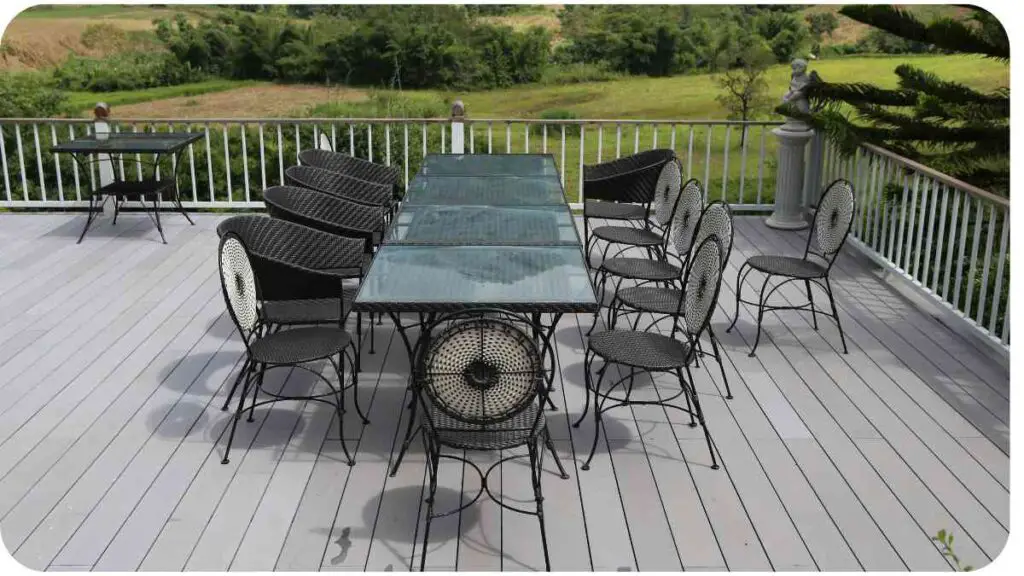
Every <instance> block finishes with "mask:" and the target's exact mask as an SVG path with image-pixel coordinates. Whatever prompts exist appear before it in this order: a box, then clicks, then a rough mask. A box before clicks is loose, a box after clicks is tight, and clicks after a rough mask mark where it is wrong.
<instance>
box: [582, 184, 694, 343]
mask: <svg viewBox="0 0 1024 576" xmlns="http://www.w3.org/2000/svg"><path fill="white" fill-rule="evenodd" d="M703 207H704V190H703V188H702V187H701V185H700V182H698V181H697V180H696V179H691V180H689V181H688V182H686V184H685V185H684V186H683V187H682V190H681V191H680V190H679V187H678V186H676V187H675V188H674V189H672V188H668V189H667V196H666V197H665V198H664V199H662V200H661V204H660V206H659V212H658V213H656V214H655V219H656V220H657V221H658V224H659V225H661V226H663V227H667V230H666V231H665V233H664V234H661V235H660V240H661V243H660V245H659V248H658V250H655V254H656V255H657V257H656V258H653V259H652V258H637V257H626V256H615V257H612V258H608V259H607V260H604V261H602V262H601V266H600V267H599V268H598V270H597V275H596V276H597V285H598V287H599V288H598V293H599V294H603V293H604V290H605V287H606V285H607V283H608V277H609V276H615V277H617V278H618V281H617V282H616V284H615V293H616V294H617V293H618V292H619V287H620V286H621V285H622V282H623V280H639V281H640V282H641V283H662V284H675V283H676V282H678V281H679V280H680V279H681V278H682V276H683V270H684V269H685V268H686V259H687V258H689V255H690V248H691V245H690V244H691V242H692V240H693V236H694V232H695V231H696V230H697V223H698V222H699V221H700V215H701V211H702V209H703ZM670 243H671V245H672V246H673V247H674V248H675V249H676V252H675V253H673V252H672V251H670V250H669V244H670ZM613 301H614V300H613ZM611 316H612V315H611V310H609V314H608V324H609V325H611ZM596 325H597V322H596V317H595V322H594V326H596ZM594 326H591V328H590V329H591V331H593V329H594ZM588 334H589V333H588Z"/></svg>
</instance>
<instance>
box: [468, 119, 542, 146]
mask: <svg viewBox="0 0 1024 576" xmlns="http://www.w3.org/2000/svg"><path fill="white" fill-rule="evenodd" d="M466 127H467V128H469V153H470V154H476V145H475V144H474V143H473V123H472V122H470V123H468V124H467V126H466ZM526 129H527V130H529V129H530V128H529V126H527V128H526ZM546 144H547V143H546V142H545V151H546Z"/></svg>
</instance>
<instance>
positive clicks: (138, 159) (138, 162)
mask: <svg viewBox="0 0 1024 576" xmlns="http://www.w3.org/2000/svg"><path fill="white" fill-rule="evenodd" d="M138 133H139V127H138V126H136V125H134V124H133V125H132V134H138ZM135 177H136V178H137V179H138V180H139V181H140V182H141V181H142V155H141V154H135Z"/></svg>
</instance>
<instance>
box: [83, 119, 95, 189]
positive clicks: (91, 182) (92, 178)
mask: <svg viewBox="0 0 1024 576" xmlns="http://www.w3.org/2000/svg"><path fill="white" fill-rule="evenodd" d="M91 135H92V125H91V124H86V125H85V136H86V137H89V136H91ZM89 186H91V189H90V190H95V189H96V162H89Z"/></svg>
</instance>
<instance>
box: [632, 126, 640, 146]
mask: <svg viewBox="0 0 1024 576" xmlns="http://www.w3.org/2000/svg"><path fill="white" fill-rule="evenodd" d="M637 152H640V124H639V123H634V124H633V154H636V153H637Z"/></svg>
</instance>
